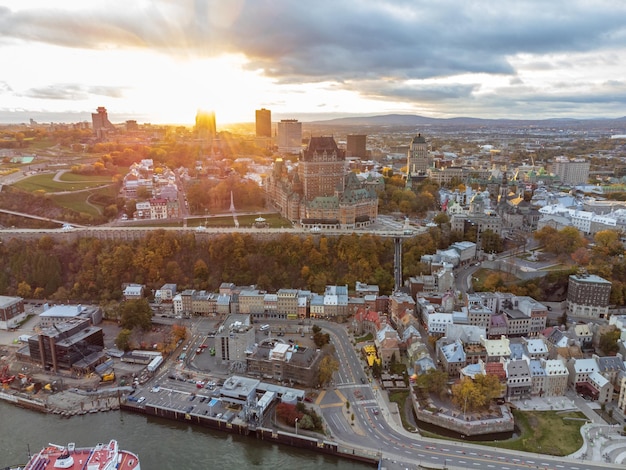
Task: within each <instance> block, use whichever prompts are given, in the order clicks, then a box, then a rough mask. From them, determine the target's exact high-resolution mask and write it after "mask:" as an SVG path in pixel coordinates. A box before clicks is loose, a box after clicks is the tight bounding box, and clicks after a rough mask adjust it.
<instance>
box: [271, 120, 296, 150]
mask: <svg viewBox="0 0 626 470" xmlns="http://www.w3.org/2000/svg"><path fill="white" fill-rule="evenodd" d="M277 145H278V151H279V152H285V153H300V151H301V150H302V123H301V122H298V120H297V119H282V120H281V121H280V122H279V123H278V138H277Z"/></svg>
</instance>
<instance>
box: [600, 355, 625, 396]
mask: <svg viewBox="0 0 626 470" xmlns="http://www.w3.org/2000/svg"><path fill="white" fill-rule="evenodd" d="M592 357H593V358H594V359H595V360H596V362H597V364H598V372H600V374H601V375H602V376H603V377H604V378H605V379H607V380H608V381H609V382H610V383H611V385H612V386H613V388H614V390H618V391H619V380H618V377H619V376H620V374H621V373H622V372H626V365H625V364H624V357H623V356H622V355H621V354H619V353H617V354H616V355H615V356H602V357H600V356H597V355H596V354H594V355H593V356H592Z"/></svg>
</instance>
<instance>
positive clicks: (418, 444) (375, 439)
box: [316, 322, 615, 470]
mask: <svg viewBox="0 0 626 470" xmlns="http://www.w3.org/2000/svg"><path fill="white" fill-rule="evenodd" d="M318 325H319V326H321V327H322V328H324V330H325V331H327V332H329V334H330V335H331V338H332V343H333V345H334V346H335V350H336V353H337V358H338V360H339V370H338V371H337V373H336V374H335V384H334V385H335V386H334V387H330V388H328V389H327V390H326V391H325V392H324V393H323V395H322V394H320V396H321V399H320V398H318V401H317V402H316V404H317V405H318V406H319V408H320V410H321V413H322V415H323V417H324V419H325V421H326V423H327V425H328V428H329V431H330V434H331V435H332V438H333V439H335V440H336V441H337V442H339V443H343V444H345V445H346V446H354V447H358V448H365V449H376V450H378V452H380V454H381V456H382V457H383V458H385V459H386V460H392V461H393V460H395V461H398V462H405V463H407V464H410V465H425V466H428V467H432V468H444V467H447V468H449V469H452V468H462V469H467V468H477V469H482V468H490V469H500V470H514V469H525V470H528V469H529V468H539V469H555V470H583V469H585V470H586V469H601V468H615V465H614V464H605V463H600V462H589V461H580V460H573V459H567V458H563V457H552V456H544V455H538V454H531V453H524V452H519V451H508V450H503V449H496V448H490V447H485V446H480V445H475V444H470V443H464V442H462V443H457V442H451V441H443V440H438V439H431V438H426V437H423V436H421V435H419V434H418V433H411V432H409V431H406V430H405V429H404V428H403V427H402V424H401V423H399V422H398V419H399V416H398V415H396V414H394V412H393V411H392V410H390V409H389V406H388V403H387V402H386V400H385V397H384V393H381V392H380V391H379V390H378V387H377V385H376V384H375V382H373V383H370V382H369V380H366V383H365V384H363V383H362V382H361V377H367V376H366V374H365V373H364V371H363V365H362V363H361V361H360V359H359V356H358V354H357V352H356V351H355V349H354V347H353V346H352V342H351V340H350V338H349V336H348V334H347V333H346V331H345V328H344V327H343V326H341V325H338V324H335V323H329V322H318ZM346 400H348V401H349V402H350V405H349V408H348V409H346V406H345V401H346ZM352 414H354V421H353V423H354V424H352V423H351V421H352Z"/></svg>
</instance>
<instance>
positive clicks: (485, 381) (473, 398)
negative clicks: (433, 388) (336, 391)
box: [452, 374, 502, 412]
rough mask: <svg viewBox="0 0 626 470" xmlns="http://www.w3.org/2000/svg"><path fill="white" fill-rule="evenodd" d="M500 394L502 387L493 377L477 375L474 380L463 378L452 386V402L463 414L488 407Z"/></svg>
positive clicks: (496, 378)
mask: <svg viewBox="0 0 626 470" xmlns="http://www.w3.org/2000/svg"><path fill="white" fill-rule="evenodd" d="M501 393H502V385H501V384H500V380H499V379H498V377H497V376H495V375H491V374H487V375H484V376H480V375H479V376H476V378H475V379H474V380H472V379H471V378H469V377H465V378H463V379H461V380H460V381H459V382H457V383H456V384H454V385H453V386H452V402H453V403H454V404H455V405H456V406H457V407H458V408H460V409H462V410H463V412H466V411H470V412H471V411H477V410H480V409H484V408H486V407H488V406H489V403H490V402H491V400H493V399H494V398H497V397H499V396H500V395H501Z"/></svg>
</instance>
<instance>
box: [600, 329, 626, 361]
mask: <svg viewBox="0 0 626 470" xmlns="http://www.w3.org/2000/svg"><path fill="white" fill-rule="evenodd" d="M620 335H621V331H620V330H618V329H617V328H615V327H613V329H612V330H611V331H607V332H606V333H604V334H602V335H600V343H599V346H600V349H601V350H602V351H603V352H604V354H606V355H607V356H613V355H614V354H615V353H617V351H619V346H618V345H617V341H618V340H619V339H620Z"/></svg>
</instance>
